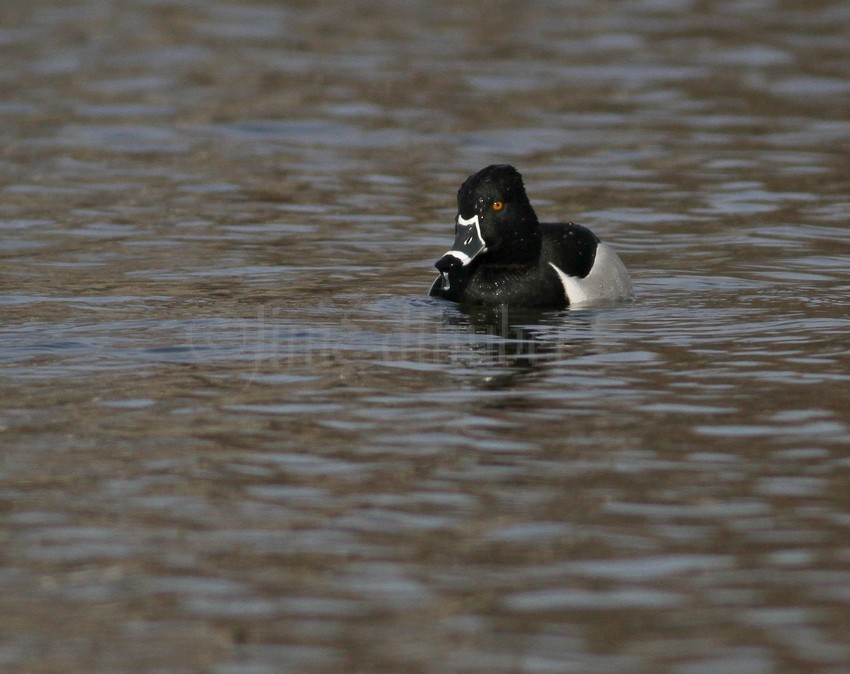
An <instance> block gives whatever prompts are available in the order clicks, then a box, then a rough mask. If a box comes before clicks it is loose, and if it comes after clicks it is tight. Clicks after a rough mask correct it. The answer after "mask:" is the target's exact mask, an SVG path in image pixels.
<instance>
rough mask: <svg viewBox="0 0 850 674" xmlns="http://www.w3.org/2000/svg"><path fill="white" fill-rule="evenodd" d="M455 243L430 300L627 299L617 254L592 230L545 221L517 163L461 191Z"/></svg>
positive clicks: (555, 304)
mask: <svg viewBox="0 0 850 674" xmlns="http://www.w3.org/2000/svg"><path fill="white" fill-rule="evenodd" d="M457 210H458V213H457V220H456V222H455V241H454V243H453V244H452V247H451V250H449V251H447V252H446V254H445V255H443V257H441V258H440V259H439V260H437V262H436V263H435V264H434V266H435V267H436V268H437V270H438V271H439V272H440V276H439V277H438V278H437V279H436V280H435V281H434V284H433V285H432V286H431V291H430V292H429V294H430V295H432V296H435V297H443V298H445V299H447V300H452V301H453V302H461V303H465V304H483V305H489V306H497V305H503V304H504V305H509V306H525V307H552V308H563V307H566V306H572V305H576V304H581V303H584V302H591V301H594V300H620V299H628V298H629V297H631V295H632V283H631V280H630V279H629V273H628V272H627V271H626V267H625V265H623V263H622V262H621V261H620V258H619V257H617V254H616V253H615V252H614V251H613V250H611V248H610V247H608V245H607V244H604V243H602V242H601V241H600V240H599V239H598V238H597V237H596V235H595V234H594V233H593V232H591V231H590V230H589V229H587V228H586V227H582V226H581V225H575V224H573V223H556V224H555V223H541V222H538V220H537V215H536V214H535V213H534V209H533V208H532V207H531V204H530V203H529V201H528V197H527V196H526V194H525V187H524V186H523V183H522V176H521V175H520V173H519V171H517V170H516V169H515V168H514V167H513V166H510V165H508V164H500V165H493V166H488V167H487V168H484V169H481V170H480V171H479V172H478V173H476V174H474V175H472V176H470V177H469V178H467V179H466V181H465V182H464V183H463V185H461V186H460V189H459V190H458V193H457Z"/></svg>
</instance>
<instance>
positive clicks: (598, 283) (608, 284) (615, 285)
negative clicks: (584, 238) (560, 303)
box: [549, 243, 632, 306]
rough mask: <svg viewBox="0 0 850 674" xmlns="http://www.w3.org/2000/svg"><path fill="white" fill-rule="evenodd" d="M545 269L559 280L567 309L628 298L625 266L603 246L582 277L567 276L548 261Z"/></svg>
mask: <svg viewBox="0 0 850 674" xmlns="http://www.w3.org/2000/svg"><path fill="white" fill-rule="evenodd" d="M549 266H550V267H552V269H554V270H555V272H556V273H557V274H558V278H559V279H561V285H562V286H564V294H565V295H566V297H567V302H569V303H570V306H573V305H575V304H582V303H583V302H593V301H594V300H626V299H629V298H630V297H631V296H632V280H631V279H630V278H629V272H628V271H627V270H626V265H624V264H623V262H622V261H621V260H620V258H619V257H617V253H615V252H614V251H613V250H611V248H609V247H608V246H607V245H606V244H604V243H600V244H598V245H597V246H596V258H595V259H594V260H593V267H591V269H590V273H589V274H588V275H587V276H585V277H584V278H581V277H579V276H570V275H569V274H566V273H565V272H564V271H563V270H562V269H560V268H559V267H558V266H556V265H555V264H553V263H552V262H550V263H549Z"/></svg>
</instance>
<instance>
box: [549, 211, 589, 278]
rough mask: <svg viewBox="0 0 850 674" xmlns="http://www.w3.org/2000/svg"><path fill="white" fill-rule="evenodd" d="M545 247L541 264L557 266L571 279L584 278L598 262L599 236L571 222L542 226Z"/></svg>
mask: <svg viewBox="0 0 850 674" xmlns="http://www.w3.org/2000/svg"><path fill="white" fill-rule="evenodd" d="M540 231H541V233H542V235H543V245H542V248H541V251H540V265H541V266H542V265H546V264H549V263H552V264H554V265H555V266H556V267H558V268H559V269H560V270H561V271H562V272H564V273H565V274H567V275H568V276H578V277H579V278H584V277H585V276H587V275H588V274H589V273H590V270H591V268H592V267H593V261H594V260H595V259H596V246H597V245H599V239H598V237H597V236H596V235H595V234H594V233H593V232H591V231H590V230H589V229H588V228H587V227H582V226H581V225H576V224H573V223H572V222H570V223H543V222H542V223H540Z"/></svg>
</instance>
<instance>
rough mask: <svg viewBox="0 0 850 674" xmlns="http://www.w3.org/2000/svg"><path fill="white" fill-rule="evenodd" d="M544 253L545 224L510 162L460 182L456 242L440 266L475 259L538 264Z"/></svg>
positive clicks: (443, 268) (442, 268)
mask: <svg viewBox="0 0 850 674" xmlns="http://www.w3.org/2000/svg"><path fill="white" fill-rule="evenodd" d="M539 254H540V228H539V224H538V222H537V215H536V214H535V213H534V209H533V208H532V207H531V204H530V203H529V201H528V197H527V196H526V194H525V187H524V185H523V184H522V176H521V175H520V173H519V171H517V170H516V169H515V168H514V167H513V166H511V165H509V164H494V165H492V166H488V167H487V168H483V169H481V170H480V171H479V172H478V173H476V174H474V175H471V176H470V177H469V178H467V179H466V181H465V182H464V183H463V185H461V186H460V189H459V190H458V193H457V220H456V221H455V242H454V244H453V245H452V248H451V250H449V251H448V252H447V253H446V254H445V255H444V256H443V257H442V258H440V260H438V261H437V263H436V264H435V265H434V266H435V267H437V269H438V270H439V271H440V272H443V273H445V272H448V271H449V270H450V269H452V268H454V267H466V266H468V265H470V264H471V263H472V262H473V260H479V261H481V262H482V263H483V262H484V261H486V262H487V263H490V264H520V265H522V264H532V263H533V262H534V261H535V260H536V259H537V256H538V255H539Z"/></svg>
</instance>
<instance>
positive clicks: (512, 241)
mask: <svg viewBox="0 0 850 674" xmlns="http://www.w3.org/2000/svg"><path fill="white" fill-rule="evenodd" d="M542 243H543V237H542V235H541V233H540V226H539V223H538V222H537V218H536V217H535V216H534V212H533V211H531V213H530V214H529V215H528V216H525V217H521V218H519V219H518V220H517V226H516V229H514V230H513V231H512V232H511V233H510V235H509V236H508V237H506V238H505V240H504V241H503V242H502V243H501V245H500V246H498V248H497V249H496V250H493V251H490V254H489V255H488V256H487V257H488V260H487V262H488V263H489V264H495V265H500V266H501V265H510V266H520V267H531V266H534V265H536V264H537V262H538V260H539V259H540V250H541V247H542Z"/></svg>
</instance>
